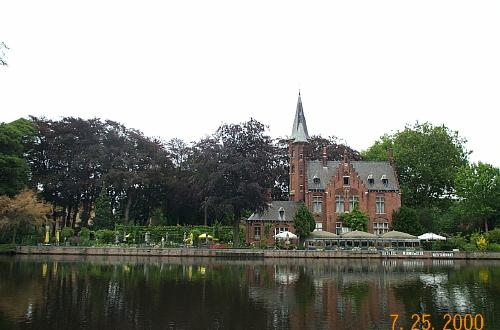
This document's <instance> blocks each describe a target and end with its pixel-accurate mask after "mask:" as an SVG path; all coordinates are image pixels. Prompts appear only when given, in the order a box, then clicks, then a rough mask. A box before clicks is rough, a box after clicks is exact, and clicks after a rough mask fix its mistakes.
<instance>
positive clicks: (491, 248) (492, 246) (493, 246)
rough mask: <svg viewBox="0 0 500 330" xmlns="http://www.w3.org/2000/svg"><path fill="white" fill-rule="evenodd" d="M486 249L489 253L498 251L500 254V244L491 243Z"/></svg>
mask: <svg viewBox="0 0 500 330" xmlns="http://www.w3.org/2000/svg"><path fill="white" fill-rule="evenodd" d="M486 249H487V250H488V251H496V252H500V244H497V243H490V244H488V246H487V247H486Z"/></svg>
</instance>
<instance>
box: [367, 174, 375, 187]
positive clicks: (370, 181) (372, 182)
mask: <svg viewBox="0 0 500 330" xmlns="http://www.w3.org/2000/svg"><path fill="white" fill-rule="evenodd" d="M374 183H375V180H374V179H373V174H371V173H370V175H368V184H370V185H373V184H374Z"/></svg>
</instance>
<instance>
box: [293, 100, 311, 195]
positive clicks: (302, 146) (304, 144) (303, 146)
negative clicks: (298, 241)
mask: <svg viewBox="0 0 500 330" xmlns="http://www.w3.org/2000/svg"><path fill="white" fill-rule="evenodd" d="M308 140H309V134H308V132H307V124H306V118H305V117H304V109H303V108H302V99H301V97H300V91H299V98H298V100H297V110H296V111H295V119H294V120H293V128H292V136H291V138H290V142H289V145H288V152H289V157H290V170H289V171H290V172H289V173H290V200H291V201H304V200H305V189H306V157H307V155H308V149H309V148H308V146H309V142H308Z"/></svg>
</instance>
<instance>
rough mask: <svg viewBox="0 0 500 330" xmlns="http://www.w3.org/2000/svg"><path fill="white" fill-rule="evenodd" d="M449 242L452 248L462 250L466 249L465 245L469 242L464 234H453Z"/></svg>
mask: <svg viewBox="0 0 500 330" xmlns="http://www.w3.org/2000/svg"><path fill="white" fill-rule="evenodd" d="M448 242H449V244H450V247H451V248H452V249H460V250H465V249H464V246H465V245H466V244H468V243H467V239H466V238H465V237H463V236H460V235H455V236H452V237H450V238H449V239H448Z"/></svg>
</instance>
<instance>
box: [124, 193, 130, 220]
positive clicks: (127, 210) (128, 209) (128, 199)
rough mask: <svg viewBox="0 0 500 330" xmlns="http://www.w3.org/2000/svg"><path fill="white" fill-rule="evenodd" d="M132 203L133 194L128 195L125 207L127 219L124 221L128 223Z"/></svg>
mask: <svg viewBox="0 0 500 330" xmlns="http://www.w3.org/2000/svg"><path fill="white" fill-rule="evenodd" d="M131 205H132V196H130V195H129V196H128V198H127V206H126V207H125V220H124V221H123V222H124V223H125V224H126V225H128V217H129V214H130V206H131Z"/></svg>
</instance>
